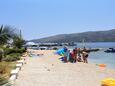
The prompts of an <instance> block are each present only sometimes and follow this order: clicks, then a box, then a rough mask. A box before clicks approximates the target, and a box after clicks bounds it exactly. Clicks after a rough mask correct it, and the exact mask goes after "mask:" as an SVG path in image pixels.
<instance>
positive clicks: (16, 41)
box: [13, 31, 25, 49]
mask: <svg viewBox="0 0 115 86" xmlns="http://www.w3.org/2000/svg"><path fill="white" fill-rule="evenodd" d="M24 44H25V40H24V39H23V38H22V36H21V31H20V34H15V36H14V37H13V46H14V47H15V48H18V49H20V48H22V46H23V45H24Z"/></svg>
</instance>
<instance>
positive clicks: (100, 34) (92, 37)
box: [31, 29, 115, 43]
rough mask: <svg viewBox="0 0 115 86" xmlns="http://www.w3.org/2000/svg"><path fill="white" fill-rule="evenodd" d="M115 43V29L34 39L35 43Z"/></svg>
mask: <svg viewBox="0 0 115 86" xmlns="http://www.w3.org/2000/svg"><path fill="white" fill-rule="evenodd" d="M82 40H85V42H115V29H112V30H108V31H89V32H83V33H73V34H60V35H55V36H50V37H46V38H41V39H33V40H31V41H33V42H54V43H55V42H56V43H61V42H81V41H82Z"/></svg>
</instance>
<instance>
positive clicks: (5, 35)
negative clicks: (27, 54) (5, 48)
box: [0, 25, 15, 44]
mask: <svg viewBox="0 0 115 86" xmlns="http://www.w3.org/2000/svg"><path fill="white" fill-rule="evenodd" d="M14 31H15V29H13V28H12V27H10V26H3V25H2V26H1V27H0V44H6V43H7V42H8V40H10V39H11V38H12V37H13V36H14V34H15V33H14Z"/></svg>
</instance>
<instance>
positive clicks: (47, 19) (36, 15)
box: [0, 0, 115, 40]
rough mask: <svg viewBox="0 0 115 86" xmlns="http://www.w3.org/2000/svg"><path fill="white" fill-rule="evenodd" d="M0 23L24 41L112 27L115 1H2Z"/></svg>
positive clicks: (0, 4) (114, 18) (114, 15)
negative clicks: (13, 29)
mask: <svg viewBox="0 0 115 86" xmlns="http://www.w3.org/2000/svg"><path fill="white" fill-rule="evenodd" d="M0 11H1V12H0V25H1V24H4V25H5V24H7V25H11V26H14V27H16V28H18V29H21V30H22V33H23V36H24V38H25V39H26V40H30V39H36V38H42V37H47V36H52V35H56V34H66V33H79V32H85V31H97V30H109V29H115V0H1V2H0Z"/></svg>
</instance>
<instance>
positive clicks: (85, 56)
mask: <svg viewBox="0 0 115 86" xmlns="http://www.w3.org/2000/svg"><path fill="white" fill-rule="evenodd" d="M88 56H89V55H88V53H87V52H85V51H83V52H82V57H83V62H84V63H88V60H87V58H88Z"/></svg>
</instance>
